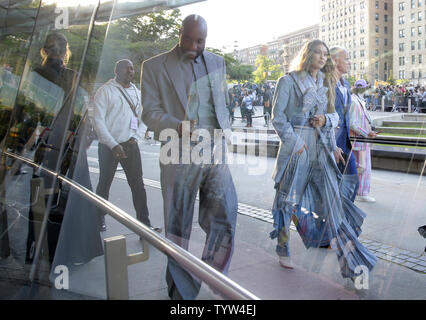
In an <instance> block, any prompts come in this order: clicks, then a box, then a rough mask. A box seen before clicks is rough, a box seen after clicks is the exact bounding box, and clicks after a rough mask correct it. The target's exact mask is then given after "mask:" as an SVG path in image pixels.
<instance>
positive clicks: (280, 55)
mask: <svg viewBox="0 0 426 320" xmlns="http://www.w3.org/2000/svg"><path fill="white" fill-rule="evenodd" d="M318 36H319V25H318V24H316V25H314V26H311V27H308V28H304V29H301V30H298V31H295V32H292V33H289V34H286V35H283V36H280V37H279V38H278V39H276V40H273V41H270V42H268V43H266V44H264V45H257V46H254V47H250V48H246V49H241V50H239V51H237V52H236V58H237V60H238V61H239V62H240V63H242V64H249V65H252V66H254V65H255V63H256V57H257V56H258V55H259V54H262V55H266V56H267V57H268V58H269V59H271V60H273V61H274V62H275V63H276V64H281V65H282V67H283V70H284V73H287V72H288V71H289V68H290V64H291V62H292V60H293V59H294V58H295V56H296V55H297V53H298V52H299V50H300V49H301V48H302V46H303V45H304V44H305V43H306V42H307V41H309V40H312V39H317V38H318Z"/></svg>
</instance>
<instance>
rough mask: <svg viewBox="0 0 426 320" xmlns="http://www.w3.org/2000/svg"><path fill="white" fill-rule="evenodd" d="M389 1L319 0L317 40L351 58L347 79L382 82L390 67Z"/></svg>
mask: <svg viewBox="0 0 426 320" xmlns="http://www.w3.org/2000/svg"><path fill="white" fill-rule="evenodd" d="M393 6H394V5H393V1H391V0H380V1H379V0H321V4H320V31H319V33H320V39H321V40H323V41H324V42H325V43H327V44H328V46H329V47H333V46H341V47H344V48H346V49H347V50H348V52H349V56H350V58H351V63H352V66H351V71H350V74H349V76H354V77H355V78H365V79H367V80H368V81H369V82H370V83H374V81H375V80H379V81H386V80H387V79H388V78H389V76H391V75H392V73H393V72H392V64H393V54H392V50H393V18H394V15H393Z"/></svg>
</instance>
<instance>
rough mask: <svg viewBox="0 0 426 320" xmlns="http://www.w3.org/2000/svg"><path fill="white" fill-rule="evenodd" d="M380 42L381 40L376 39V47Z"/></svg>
mask: <svg viewBox="0 0 426 320" xmlns="http://www.w3.org/2000/svg"><path fill="white" fill-rule="evenodd" d="M379 43H380V40H379V38H376V46H379Z"/></svg>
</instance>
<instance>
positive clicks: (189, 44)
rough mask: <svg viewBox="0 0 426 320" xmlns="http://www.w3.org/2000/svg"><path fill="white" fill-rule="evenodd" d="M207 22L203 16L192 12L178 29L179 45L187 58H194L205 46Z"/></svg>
mask: <svg viewBox="0 0 426 320" xmlns="http://www.w3.org/2000/svg"><path fill="white" fill-rule="evenodd" d="M206 38H207V22H206V20H204V18H203V17H201V16H199V15H196V14H192V15H189V16H187V17H186V18H185V19H184V20H183V22H182V27H181V29H180V31H179V46H180V48H181V49H182V52H183V54H184V55H185V56H186V57H187V58H188V59H191V60H193V59H196V58H197V57H198V56H200V55H201V54H202V53H203V51H204V48H205V45H206Z"/></svg>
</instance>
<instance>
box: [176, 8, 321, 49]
mask: <svg viewBox="0 0 426 320" xmlns="http://www.w3.org/2000/svg"><path fill="white" fill-rule="evenodd" d="M319 6H320V0H207V1H204V2H200V3H195V4H192V5H187V6H183V7H180V8H179V9H180V11H181V12H182V17H185V16H187V15H189V14H192V13H194V14H199V15H201V16H202V17H204V18H205V19H206V21H207V25H208V37H207V46H208V47H213V48H217V49H221V50H222V51H224V52H230V51H232V50H233V47H234V41H238V49H243V48H247V47H250V46H255V45H258V44H262V43H266V42H268V41H272V40H274V39H276V38H277V37H279V36H282V35H285V34H287V33H291V32H293V31H297V30H299V29H303V28H306V27H310V26H313V25H315V24H317V23H319V19H320V18H319V17H320V10H319ZM223 46H225V48H224V47H223Z"/></svg>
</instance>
